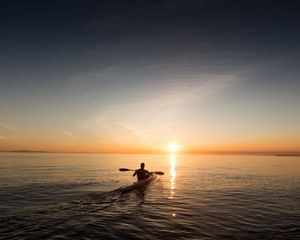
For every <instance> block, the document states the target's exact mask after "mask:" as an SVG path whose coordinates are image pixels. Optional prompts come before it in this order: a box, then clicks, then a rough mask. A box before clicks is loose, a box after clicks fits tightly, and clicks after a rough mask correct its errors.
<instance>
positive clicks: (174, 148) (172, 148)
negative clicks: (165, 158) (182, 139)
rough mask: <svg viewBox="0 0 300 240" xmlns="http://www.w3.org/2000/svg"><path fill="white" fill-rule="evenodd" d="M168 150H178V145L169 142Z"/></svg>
mask: <svg viewBox="0 0 300 240" xmlns="http://www.w3.org/2000/svg"><path fill="white" fill-rule="evenodd" d="M168 150H169V152H176V151H177V150H178V146H177V144H176V143H170V144H169V146H168Z"/></svg>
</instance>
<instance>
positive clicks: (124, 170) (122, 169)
mask: <svg viewBox="0 0 300 240" xmlns="http://www.w3.org/2000/svg"><path fill="white" fill-rule="evenodd" d="M119 171H121V172H126V171H135V170H132V169H128V168H119ZM152 173H155V174H157V175H164V174H165V173H164V172H160V171H158V172H152Z"/></svg>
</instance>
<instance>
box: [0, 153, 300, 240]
mask: <svg viewBox="0 0 300 240" xmlns="http://www.w3.org/2000/svg"><path fill="white" fill-rule="evenodd" d="M141 162H145V164H146V168H147V169H148V170H151V171H164V172H165V175H164V176H159V177H158V178H157V179H156V180H155V181H154V182H152V183H151V184H150V185H149V186H147V187H146V188H145V189H140V190H135V191H131V192H128V193H125V194H120V193H118V192H110V191H112V190H114V189H116V188H118V187H121V186H124V185H128V184H130V183H132V182H133V181H134V180H135V179H134V178H133V177H132V172H119V171H118V169H119V168H120V167H125V168H132V169H136V168H138V167H139V164H140V163H141ZM0 170H1V172H0V239H152V240H153V239H285V240H288V239H300V158H299V157H274V156H208V155H101V154H46V153H43V154H38V153H35V154H30V153H26V154H25V153H1V154H0Z"/></svg>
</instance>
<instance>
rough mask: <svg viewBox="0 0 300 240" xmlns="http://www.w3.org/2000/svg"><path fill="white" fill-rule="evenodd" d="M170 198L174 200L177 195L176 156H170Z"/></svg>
mask: <svg viewBox="0 0 300 240" xmlns="http://www.w3.org/2000/svg"><path fill="white" fill-rule="evenodd" d="M170 176H171V179H170V196H169V199H173V198H174V195H175V180H176V154H175V153H173V154H170Z"/></svg>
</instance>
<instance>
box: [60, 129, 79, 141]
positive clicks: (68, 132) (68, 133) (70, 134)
mask: <svg viewBox="0 0 300 240" xmlns="http://www.w3.org/2000/svg"><path fill="white" fill-rule="evenodd" d="M61 132H62V133H63V134H64V135H66V136H68V137H70V138H74V139H75V138H77V136H76V135H74V133H73V132H70V131H67V130H61Z"/></svg>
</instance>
